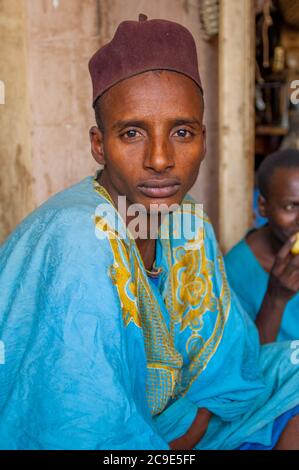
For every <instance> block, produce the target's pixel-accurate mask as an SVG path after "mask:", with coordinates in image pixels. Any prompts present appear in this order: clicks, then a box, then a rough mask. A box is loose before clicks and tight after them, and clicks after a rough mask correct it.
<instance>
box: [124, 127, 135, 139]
mask: <svg viewBox="0 0 299 470" xmlns="http://www.w3.org/2000/svg"><path fill="white" fill-rule="evenodd" d="M138 134H139V132H138V131H136V130H135V129H129V130H128V131H126V132H124V133H123V134H122V137H125V138H127V139H132V138H134V137H137V136H138Z"/></svg>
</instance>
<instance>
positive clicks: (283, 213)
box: [259, 168, 299, 243]
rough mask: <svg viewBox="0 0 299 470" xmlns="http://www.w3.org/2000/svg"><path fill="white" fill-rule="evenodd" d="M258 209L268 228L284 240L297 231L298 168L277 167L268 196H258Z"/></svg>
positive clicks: (298, 215)
mask: <svg viewBox="0 0 299 470" xmlns="http://www.w3.org/2000/svg"><path fill="white" fill-rule="evenodd" d="M259 209H260V213H261V215H262V216H264V217H267V218H268V220H269V228H270V229H271V231H272V233H273V234H274V235H275V236H276V237H277V238H278V239H279V240H280V241H281V242H283V243H284V242H286V241H287V239H288V238H290V237H291V236H292V235H293V234H294V233H297V232H299V168H277V169H276V170H274V173H273V174H272V177H271V179H270V182H269V189H268V197H267V199H264V198H263V197H260V201H259Z"/></svg>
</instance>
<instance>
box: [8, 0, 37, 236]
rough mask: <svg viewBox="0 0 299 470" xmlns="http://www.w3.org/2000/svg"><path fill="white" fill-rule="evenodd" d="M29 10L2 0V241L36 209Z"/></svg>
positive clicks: (13, 0) (11, 0)
mask: <svg viewBox="0 0 299 470" xmlns="http://www.w3.org/2000/svg"><path fill="white" fill-rule="evenodd" d="M25 32H26V11H25V5H24V3H23V2H21V1H19V0H9V1H7V0H1V1H0V43H1V46H0V80H1V81H2V82H3V83H4V87H5V103H4V104H0V241H1V239H3V238H4V236H5V235H7V234H8V233H9V232H10V231H11V230H12V229H13V228H14V226H15V223H16V222H17V221H19V220H21V219H22V218H23V217H25V215H26V214H27V213H28V212H30V211H31V210H32V208H33V195H32V162H31V139H30V130H31V122H30V112H29V94H28V75H27V73H26V71H27V70H28V64H27V61H28V57H27V44H26V34H25Z"/></svg>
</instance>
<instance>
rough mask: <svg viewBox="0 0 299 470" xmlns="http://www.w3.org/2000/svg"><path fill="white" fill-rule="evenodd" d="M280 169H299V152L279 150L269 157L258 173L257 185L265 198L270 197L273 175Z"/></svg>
mask: <svg viewBox="0 0 299 470" xmlns="http://www.w3.org/2000/svg"><path fill="white" fill-rule="evenodd" d="M278 168H299V150H295V149H287V150H278V151H277V152H274V153H271V154H270V155H268V156H267V157H266V158H265V159H264V160H263V162H262V163H261V164H260V166H259V169H258V171H257V185H258V189H259V191H260V193H261V195H262V196H263V197H264V198H267V197H268V196H269V188H270V185H271V178H272V176H273V173H274V171H275V170H276V169H278Z"/></svg>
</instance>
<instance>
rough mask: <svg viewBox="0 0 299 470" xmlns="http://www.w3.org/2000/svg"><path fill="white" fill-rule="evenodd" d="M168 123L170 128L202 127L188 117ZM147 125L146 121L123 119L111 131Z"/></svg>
mask: <svg viewBox="0 0 299 470" xmlns="http://www.w3.org/2000/svg"><path fill="white" fill-rule="evenodd" d="M169 122H170V123H171V125H172V126H181V125H187V124H197V125H198V126H202V122H201V121H200V120H199V119H197V118H188V117H179V118H174V119H170V120H169ZM147 125H148V123H147V122H146V121H143V120H142V119H125V120H120V121H116V122H115V123H114V124H113V126H112V129H114V130H115V129H116V130H118V129H123V128H124V127H130V126H132V127H147Z"/></svg>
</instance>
